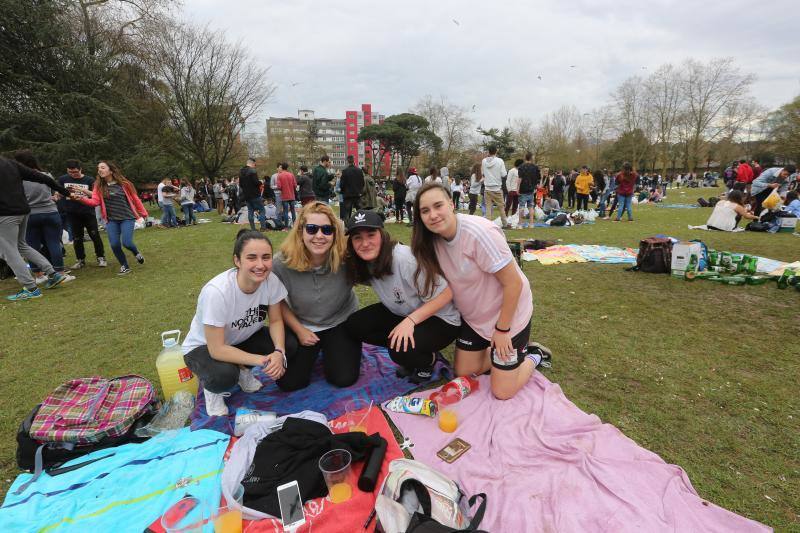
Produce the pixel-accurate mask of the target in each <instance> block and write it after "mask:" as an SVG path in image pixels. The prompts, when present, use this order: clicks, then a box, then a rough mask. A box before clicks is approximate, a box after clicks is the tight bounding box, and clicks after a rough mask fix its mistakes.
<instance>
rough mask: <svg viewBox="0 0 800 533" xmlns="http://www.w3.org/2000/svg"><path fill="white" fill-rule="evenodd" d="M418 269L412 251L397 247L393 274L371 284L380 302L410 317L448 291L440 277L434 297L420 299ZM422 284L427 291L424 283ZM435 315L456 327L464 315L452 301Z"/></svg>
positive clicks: (444, 281)
mask: <svg viewBox="0 0 800 533" xmlns="http://www.w3.org/2000/svg"><path fill="white" fill-rule="evenodd" d="M416 270H417V260H416V259H415V258H414V254H413V253H412V252H411V248H409V247H408V246H406V245H405V244H396V245H395V247H394V250H393V251H392V273H391V274H389V275H386V276H383V277H382V278H380V279H375V278H373V279H372V280H371V281H370V285H372V288H373V289H374V290H375V293H376V294H377V295H378V298H379V299H380V301H381V303H382V304H383V305H385V306H386V308H387V309H388V310H389V311H391V312H392V313H394V314H396V315H399V316H408V315H410V314H411V313H413V312H414V311H416V310H417V309H419V308H420V307H422V305H423V304H425V303H426V302H428V301H430V300H432V299H433V298H435V297H436V296H438V295H440V294H441V293H442V291H444V290H445V289H446V288H447V281H446V280H445V279H444V278H442V277H438V279H437V280H436V285H435V286H434V289H433V294H432V295H431V296H430V297H429V298H423V297H421V296H420V294H419V291H418V290H417V286H416V284H415V283H414V274H415V273H416ZM420 285H422V286H423V287H422V288H424V284H422V283H421V284H420ZM435 316H438V317H439V318H441V319H442V320H444V321H445V322H447V323H448V324H453V325H454V326H458V325H459V324H461V315H460V314H459V312H458V310H456V308H455V306H454V305H453V302H450V303H448V304H447V305H446V306H444V307H443V308H441V309H440V310H439V312H438V313H436V315H435Z"/></svg>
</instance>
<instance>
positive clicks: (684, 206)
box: [656, 203, 700, 209]
mask: <svg viewBox="0 0 800 533" xmlns="http://www.w3.org/2000/svg"><path fill="white" fill-rule="evenodd" d="M656 207H669V208H671V209H697V208H699V207H700V206H699V205H696V204H658V203H657V204H656Z"/></svg>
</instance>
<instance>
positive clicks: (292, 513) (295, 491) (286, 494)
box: [278, 481, 305, 528]
mask: <svg viewBox="0 0 800 533" xmlns="http://www.w3.org/2000/svg"><path fill="white" fill-rule="evenodd" d="M278 505H279V506H280V508H281V521H282V522H283V527H285V528H287V527H297V526H299V525H302V524H303V523H305V513H303V500H302V499H301V498H300V487H299V486H298V485H297V481H293V482H291V483H287V484H285V485H281V486H280V487H278Z"/></svg>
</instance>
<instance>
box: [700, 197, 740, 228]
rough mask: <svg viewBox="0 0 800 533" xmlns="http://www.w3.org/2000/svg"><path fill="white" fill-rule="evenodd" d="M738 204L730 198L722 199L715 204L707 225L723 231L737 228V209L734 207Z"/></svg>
mask: <svg viewBox="0 0 800 533" xmlns="http://www.w3.org/2000/svg"><path fill="white" fill-rule="evenodd" d="M735 205H736V204H734V203H733V202H729V201H728V200H720V201H719V202H717V205H715V206H714V210H713V211H712V212H711V216H710V217H708V222H706V225H708V226H714V227H715V228H717V229H721V230H723V231H733V230H734V229H736V215H737V213H736V211H735V209H734V207H735Z"/></svg>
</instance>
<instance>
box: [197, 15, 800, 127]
mask: <svg viewBox="0 0 800 533" xmlns="http://www.w3.org/2000/svg"><path fill="white" fill-rule="evenodd" d="M798 5H800V4H797V2H796V0H770V1H769V2H762V3H759V4H758V5H757V4H756V3H755V2H754V1H752V0H751V1H744V0H728V1H719V0H707V1H705V2H703V3H697V2H694V1H666V0H648V1H646V2H643V1H642V0H572V1H564V2H558V1H557V0H553V1H536V2H526V1H524V0H509V1H505V2H497V3H495V4H487V3H483V2H477V1H475V0H463V1H460V0H439V1H432V0H427V1H422V0H408V1H405V2H376V1H363V0H349V1H346V2H322V1H313V0H296V1H290V0H287V1H275V0H272V1H266V2H262V1H257V0H225V1H224V2H222V1H219V0H184V7H183V15H184V17H186V18H189V19H191V20H193V21H194V22H196V23H199V24H209V25H210V26H211V27H212V28H215V29H219V30H220V31H224V32H225V34H226V35H227V36H228V38H229V39H231V40H233V41H241V42H242V43H243V44H244V45H245V46H246V47H247V48H248V49H249V50H250V52H251V54H252V55H253V57H254V58H255V59H256V60H257V61H258V62H259V63H260V64H262V65H265V66H271V69H270V71H269V74H270V76H271V81H273V82H275V83H277V84H278V90H277V92H276V94H275V97H274V98H273V100H272V101H271V102H270V103H269V104H268V105H267V107H266V109H265V110H264V116H268V115H274V116H295V114H296V111H297V109H298V108H310V109H314V110H315V111H316V112H317V114H318V116H343V114H344V111H345V110H347V109H358V108H360V104H361V103H371V104H373V109H376V110H378V111H380V112H383V113H385V114H394V113H399V112H403V111H406V110H408V109H409V107H411V106H412V105H413V104H414V103H415V102H416V101H417V100H418V99H419V98H420V97H422V96H423V95H425V94H432V95H439V94H442V95H446V96H447V97H448V99H450V100H451V101H453V102H456V103H459V104H461V105H464V106H466V107H469V108H471V107H472V105H475V118H476V122H478V123H481V124H483V125H484V126H487V127H489V126H502V125H504V124H505V123H506V121H507V120H508V119H510V118H512V117H517V116H527V117H531V118H534V119H538V118H539V117H541V116H543V115H544V114H545V113H547V112H549V111H552V110H554V109H556V108H558V107H560V106H561V105H564V104H566V105H575V106H577V107H578V108H579V109H580V110H581V111H589V110H590V109H592V108H594V107H597V106H600V105H602V104H604V103H605V102H606V101H607V100H608V95H609V93H610V92H611V91H613V90H614V89H615V88H616V86H617V85H619V83H621V82H622V81H623V80H624V79H625V78H627V77H629V76H632V75H645V76H646V75H647V73H648V71H653V70H655V69H656V68H657V67H658V66H659V65H661V64H663V63H667V62H672V63H679V62H681V61H682V60H683V59H684V58H686V57H694V58H696V59H700V60H707V59H710V58H712V57H720V56H732V57H734V58H735V59H736V63H737V65H738V66H739V67H740V68H741V69H742V70H743V71H745V72H752V73H754V74H756V75H757V76H758V81H757V82H756V83H755V84H754V86H753V95H754V96H755V97H756V99H757V100H758V101H759V102H760V103H762V104H763V105H765V106H767V107H770V108H774V107H777V106H779V105H781V104H782V103H785V102H787V101H789V100H790V99H792V98H793V97H794V96H795V95H797V94H798V93H800V71H798V62H797V56H798V51H799V50H798V48H799V47H798V46H797V44H796V43H797V39H796V20H797V15H798V14H800V9H799V8H798V7H797V6H798ZM453 19H455V20H456V21H457V23H455V22H453ZM570 65H576V67H575V68H570ZM642 67H647V69H646V70H645V69H642ZM539 75H541V76H542V80H539V79H538V78H537V76H539ZM292 83H299V85H296V86H294V87H292V86H291V84H292ZM260 127H261V125H260V124H259V125H258V128H260Z"/></svg>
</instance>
